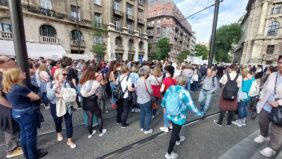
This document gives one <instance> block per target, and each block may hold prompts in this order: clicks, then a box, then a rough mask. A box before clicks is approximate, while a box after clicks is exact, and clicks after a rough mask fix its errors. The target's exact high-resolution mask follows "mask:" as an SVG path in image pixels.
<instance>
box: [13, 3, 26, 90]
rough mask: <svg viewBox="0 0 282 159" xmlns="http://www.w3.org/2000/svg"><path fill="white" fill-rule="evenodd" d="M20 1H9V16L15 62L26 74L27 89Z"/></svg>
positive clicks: (24, 42)
mask: <svg viewBox="0 0 282 159" xmlns="http://www.w3.org/2000/svg"><path fill="white" fill-rule="evenodd" d="M21 2H22V1H20V0H9V8H10V16H11V22H12V28H13V29H12V30H13V40H14V47H15V55H16V60H17V61H16V62H17V64H18V66H20V67H21V69H22V71H23V72H25V74H26V80H25V81H24V83H25V85H26V86H27V87H30V86H31V83H30V75H29V63H28V55H27V49H26V39H25V29H24V23H23V13H22V5H21Z"/></svg>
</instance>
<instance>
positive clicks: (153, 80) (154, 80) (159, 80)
mask: <svg viewBox="0 0 282 159" xmlns="http://www.w3.org/2000/svg"><path fill="white" fill-rule="evenodd" d="M147 81H149V83H150V84H151V85H154V86H156V85H162V81H163V76H160V77H155V76H154V75H150V76H149V77H148V78H147Z"/></svg>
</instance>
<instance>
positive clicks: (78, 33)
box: [71, 30, 83, 40]
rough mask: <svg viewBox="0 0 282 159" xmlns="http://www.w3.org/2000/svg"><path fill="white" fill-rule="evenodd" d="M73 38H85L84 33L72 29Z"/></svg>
mask: <svg viewBox="0 0 282 159" xmlns="http://www.w3.org/2000/svg"><path fill="white" fill-rule="evenodd" d="M79 37H80V38H79ZM71 40H83V34H82V33H81V31H77V30H72V31H71Z"/></svg>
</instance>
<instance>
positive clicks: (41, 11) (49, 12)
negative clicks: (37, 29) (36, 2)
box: [39, 8, 55, 17]
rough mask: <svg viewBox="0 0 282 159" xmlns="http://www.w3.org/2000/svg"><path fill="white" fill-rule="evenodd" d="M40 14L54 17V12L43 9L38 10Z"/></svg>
mask: <svg viewBox="0 0 282 159" xmlns="http://www.w3.org/2000/svg"><path fill="white" fill-rule="evenodd" d="M39 11H40V14H42V15H46V16H48V17H53V16H54V15H55V11H53V10H50V9H45V8H39Z"/></svg>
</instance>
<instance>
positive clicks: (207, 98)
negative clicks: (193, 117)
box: [199, 89, 213, 114]
mask: <svg viewBox="0 0 282 159" xmlns="http://www.w3.org/2000/svg"><path fill="white" fill-rule="evenodd" d="M212 96H213V94H212V93H208V92H207V91H205V90H203V89H201V91H200V94H199V103H200V105H201V107H202V110H203V113H205V114H206V113H207V111H208V109H209V107H210V103H211V98H212Z"/></svg>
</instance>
